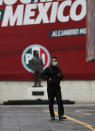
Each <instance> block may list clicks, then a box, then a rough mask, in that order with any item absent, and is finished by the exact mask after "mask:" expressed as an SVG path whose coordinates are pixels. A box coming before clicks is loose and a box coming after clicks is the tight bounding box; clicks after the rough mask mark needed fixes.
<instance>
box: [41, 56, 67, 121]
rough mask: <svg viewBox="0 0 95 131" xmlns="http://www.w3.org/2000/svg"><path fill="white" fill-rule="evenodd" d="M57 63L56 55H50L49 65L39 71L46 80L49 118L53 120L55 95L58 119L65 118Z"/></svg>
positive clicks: (61, 77) (60, 77)
mask: <svg viewBox="0 0 95 131" xmlns="http://www.w3.org/2000/svg"><path fill="white" fill-rule="evenodd" d="M57 65H58V60H57V57H52V58H51V65H50V66H49V67H47V68H46V69H45V70H44V71H43V72H42V73H41V77H42V78H43V79H46V80H47V93H48V100H49V111H50V116H51V120H55V114H54V109H53V104H54V98H55V97H56V100H57V104H58V115H59V120H63V119H65V117H63V115H64V107H63V104H62V96H61V88H60V81H61V80H62V79H63V75H62V73H61V70H60V68H58V67H57Z"/></svg>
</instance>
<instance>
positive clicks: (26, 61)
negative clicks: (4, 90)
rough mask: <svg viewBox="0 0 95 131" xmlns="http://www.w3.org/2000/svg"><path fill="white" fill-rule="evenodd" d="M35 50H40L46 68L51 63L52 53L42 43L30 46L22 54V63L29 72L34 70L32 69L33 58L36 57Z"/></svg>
mask: <svg viewBox="0 0 95 131" xmlns="http://www.w3.org/2000/svg"><path fill="white" fill-rule="evenodd" d="M35 52H38V53H39V57H40V58H42V60H43V64H44V69H45V68H46V67H47V66H49V64H50V54H49V52H48V50H47V49H46V48H45V47H43V46H41V45H31V46H28V47H27V48H26V49H25V50H24V52H23V54H22V64H23V66H24V68H25V69H26V70H27V71H29V72H33V71H32V69H31V68H32V67H31V60H32V58H33V57H34V54H35Z"/></svg>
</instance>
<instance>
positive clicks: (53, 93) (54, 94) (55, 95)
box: [47, 88, 64, 117]
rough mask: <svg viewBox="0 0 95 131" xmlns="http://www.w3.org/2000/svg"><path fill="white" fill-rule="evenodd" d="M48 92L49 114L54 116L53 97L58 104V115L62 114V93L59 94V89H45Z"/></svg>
mask: <svg viewBox="0 0 95 131" xmlns="http://www.w3.org/2000/svg"><path fill="white" fill-rule="evenodd" d="M47 93H48V100H49V111H50V116H51V117H54V116H55V114H54V108H53V105H54V98H56V100H57V104H58V115H59V117H60V116H63V115H64V106H63V103H62V95H61V90H60V89H49V88H48V89H47Z"/></svg>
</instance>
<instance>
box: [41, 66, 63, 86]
mask: <svg viewBox="0 0 95 131" xmlns="http://www.w3.org/2000/svg"><path fill="white" fill-rule="evenodd" d="M41 78H43V79H45V80H47V87H48V88H50V87H52V88H58V87H60V81H61V80H62V79H63V75H62V73H61V70H60V68H59V67H56V66H52V65H51V66H49V67H47V68H46V69H45V70H44V71H43V72H42V73H41ZM49 78H51V80H49Z"/></svg>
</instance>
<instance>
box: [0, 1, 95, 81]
mask: <svg viewBox="0 0 95 131" xmlns="http://www.w3.org/2000/svg"><path fill="white" fill-rule="evenodd" d="M86 33H87V29H86V0H62V1H61V0H0V80H32V79H33V73H32V70H31V59H32V58H33V55H34V52H35V51H36V50H37V51H39V54H40V56H41V57H42V59H43V63H44V69H45V68H46V67H47V66H48V65H49V64H50V57H51V56H57V57H58V59H59V67H60V68H61V70H62V73H63V74H64V79H65V80H87V79H88V80H89V79H95V70H94V68H95V63H87V62H86Z"/></svg>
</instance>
